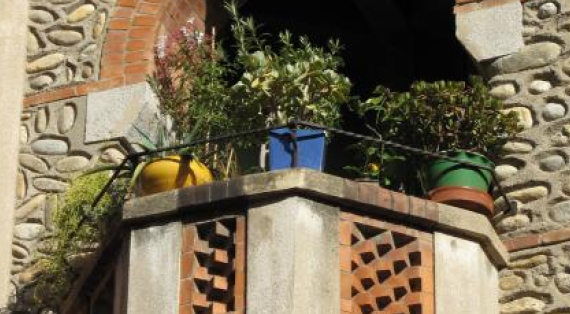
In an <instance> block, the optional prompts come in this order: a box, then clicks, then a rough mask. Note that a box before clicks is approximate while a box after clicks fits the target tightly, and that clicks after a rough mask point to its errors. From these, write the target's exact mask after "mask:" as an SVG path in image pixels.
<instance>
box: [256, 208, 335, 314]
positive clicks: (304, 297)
mask: <svg viewBox="0 0 570 314" xmlns="http://www.w3.org/2000/svg"><path fill="white" fill-rule="evenodd" d="M247 228H248V236H247V247H248V250H247V263H248V269H247V276H248V279H247V289H246V291H247V298H246V300H247V312H248V313H250V314H258V313H275V314H285V313H299V314H301V313H307V314H309V313H310V314H317V313H320V314H329V313H339V312H340V282H339V269H340V262H339V248H338V247H339V245H338V238H339V210H338V208H334V207H330V206H328V205H324V204H320V203H316V202H313V201H310V200H307V199H304V198H300V197H291V198H288V199H285V200H283V201H279V202H275V203H273V204H269V205H265V206H260V207H256V208H252V209H250V210H249V211H248V224H247Z"/></svg>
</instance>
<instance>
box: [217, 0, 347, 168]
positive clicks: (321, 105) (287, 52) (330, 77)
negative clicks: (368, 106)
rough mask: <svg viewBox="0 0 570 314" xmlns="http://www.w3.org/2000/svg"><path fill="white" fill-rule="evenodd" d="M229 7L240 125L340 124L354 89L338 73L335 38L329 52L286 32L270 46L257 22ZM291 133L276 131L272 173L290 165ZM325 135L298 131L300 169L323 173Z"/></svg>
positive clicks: (235, 101)
mask: <svg viewBox="0 0 570 314" xmlns="http://www.w3.org/2000/svg"><path fill="white" fill-rule="evenodd" d="M226 8H227V9H228V11H229V13H230V15H231V17H232V19H233V24H232V33H233V36H234V39H235V41H236V47H237V57H236V65H237V67H238V69H237V70H238V71H239V73H241V76H240V77H239V79H238V81H237V83H235V84H234V85H233V87H232V91H233V96H232V97H233V100H234V105H235V106H236V107H235V110H234V111H233V113H234V119H235V120H236V122H237V124H236V126H237V127H238V128H240V129H255V128H261V127H265V126H277V125H284V124H286V123H288V122H289V121H290V120H291V119H295V120H297V121H306V122H313V123H317V124H321V125H326V126H337V125H338V123H339V119H340V107H341V105H342V104H344V103H346V102H347V100H348V98H349V93H350V88H351V83H350V81H349V79H348V78H347V77H345V76H344V75H342V74H340V73H339V69H340V67H341V66H342V59H341V58H340V56H339V50H340V46H339V44H338V42H335V41H332V40H331V41H330V42H329V45H328V47H327V48H322V47H317V46H315V45H313V44H311V43H310V42H309V40H308V38H306V37H301V38H299V39H298V40H294V39H293V36H292V35H291V34H290V33H289V32H288V31H284V32H282V33H280V34H278V36H277V39H276V44H274V45H270V44H269V43H268V42H269V41H268V38H269V36H268V35H266V34H259V31H258V29H257V26H256V25H255V22H254V21H253V19H251V18H244V17H241V16H240V15H239V14H238V12H237V8H236V5H235V4H228V5H227V6H226ZM290 133H291V130H288V129H283V130H277V131H275V132H272V134H271V139H270V142H269V145H270V170H276V169H280V168H288V167H290V166H291V161H292V157H291V150H292V147H291V145H292V144H291V141H289V140H288V139H287V138H286V135H287V134H290ZM324 135H325V134H324V132H323V131H320V130H299V131H298V132H297V136H298V150H299V152H300V155H299V164H298V166H305V167H312V168H316V169H318V170H322V167H323V165H324V160H323V158H324V143H325V136H324ZM314 150H319V152H316V151H314ZM317 156H318V157H317ZM316 159H320V160H319V161H316V162H315V160H316Z"/></svg>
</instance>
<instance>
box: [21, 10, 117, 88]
mask: <svg viewBox="0 0 570 314" xmlns="http://www.w3.org/2000/svg"><path fill="white" fill-rule="evenodd" d="M114 2H115V0H93V1H87V0H47V1H46V0H31V1H30V5H31V8H30V13H29V31H28V64H27V65H26V73H27V75H28V84H27V92H35V91H43V90H46V89H49V88H52V87H57V86H62V85H67V84H71V83H74V82H83V81H86V80H93V79H96V78H97V75H98V71H99V70H98V69H99V62H100V51H101V49H100V47H101V44H102V39H103V37H104V36H103V35H104V33H103V31H104V29H105V25H106V23H107V20H108V17H109V12H110V10H111V9H112V7H113V5H114Z"/></svg>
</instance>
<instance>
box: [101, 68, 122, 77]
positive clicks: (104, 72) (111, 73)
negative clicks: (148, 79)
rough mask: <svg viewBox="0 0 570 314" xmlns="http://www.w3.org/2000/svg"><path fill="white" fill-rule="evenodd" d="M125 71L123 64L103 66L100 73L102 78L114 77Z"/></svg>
mask: <svg viewBox="0 0 570 314" xmlns="http://www.w3.org/2000/svg"><path fill="white" fill-rule="evenodd" d="M124 72H125V70H124V68H123V67H122V66H111V67H104V68H102V69H101V72H100V73H99V75H100V76H101V78H113V77H120V76H123V73H124Z"/></svg>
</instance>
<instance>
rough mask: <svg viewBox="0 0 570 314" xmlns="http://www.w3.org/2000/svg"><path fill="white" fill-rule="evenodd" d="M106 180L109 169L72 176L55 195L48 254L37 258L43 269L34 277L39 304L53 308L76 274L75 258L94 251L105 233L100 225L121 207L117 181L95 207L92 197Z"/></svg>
mask: <svg viewBox="0 0 570 314" xmlns="http://www.w3.org/2000/svg"><path fill="white" fill-rule="evenodd" d="M108 180H109V172H98V173H94V174H90V175H85V176H81V177H78V178H76V179H74V180H73V181H72V183H71V185H70V186H69V189H68V190H67V191H66V192H65V193H64V194H63V197H62V198H61V199H60V197H54V199H55V200H56V208H55V209H54V211H53V214H52V220H53V225H54V228H53V235H52V237H51V238H49V239H48V250H49V252H48V254H47V255H46V256H45V257H43V258H42V259H41V260H39V261H38V263H40V265H41V268H43V272H42V274H41V275H40V277H39V278H38V279H37V282H36V283H35V284H36V287H35V291H36V293H35V297H36V300H37V302H38V303H39V304H41V305H43V306H47V307H51V308H56V307H57V306H58V304H59V301H60V299H61V298H62V297H63V296H65V294H66V293H67V292H68V290H69V289H70V287H71V284H72V282H73V279H74V277H75V274H74V269H73V267H72V266H71V265H70V264H71V263H72V262H73V260H74V259H76V258H78V256H81V254H85V253H87V252H91V251H93V250H94V249H95V248H96V247H97V245H98V243H99V242H100V240H101V238H102V237H103V236H104V228H103V226H104V225H105V223H106V222H107V221H108V219H109V217H111V216H113V215H114V214H115V213H117V212H118V210H119V209H120V208H121V207H122V204H123V199H124V196H125V193H126V190H125V184H124V183H123V182H122V181H121V180H119V181H116V182H115V183H114V184H113V185H112V186H111V189H110V190H109V191H108V193H106V194H105V195H104V196H103V198H102V199H101V201H100V202H99V204H98V205H97V206H96V207H92V206H91V205H92V203H93V201H94V200H95V197H96V196H97V195H98V194H99V192H100V191H101V190H102V189H103V187H104V186H105V184H106V183H107V181H108Z"/></svg>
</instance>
